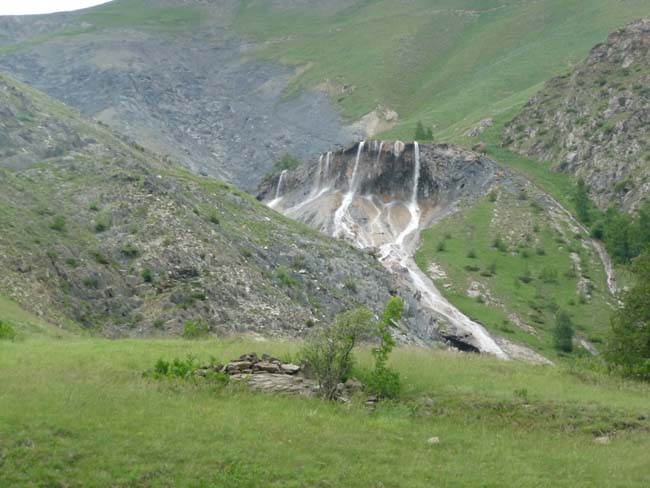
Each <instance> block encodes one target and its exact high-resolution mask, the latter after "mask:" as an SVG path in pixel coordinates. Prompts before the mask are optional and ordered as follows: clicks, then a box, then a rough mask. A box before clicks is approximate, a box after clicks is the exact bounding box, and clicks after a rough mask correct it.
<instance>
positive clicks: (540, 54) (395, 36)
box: [0, 0, 649, 190]
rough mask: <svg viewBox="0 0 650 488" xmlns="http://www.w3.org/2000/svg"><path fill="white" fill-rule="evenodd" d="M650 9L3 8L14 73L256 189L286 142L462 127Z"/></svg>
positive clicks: (176, 4) (257, 4) (512, 3)
mask: <svg viewBox="0 0 650 488" xmlns="http://www.w3.org/2000/svg"><path fill="white" fill-rule="evenodd" d="M648 13H649V12H648V5H647V2H646V1H645V0H627V1H626V2H624V3H621V2H620V1H618V0H594V1H590V2H584V1H580V0H544V1H530V0H500V1H495V0H490V1H485V0H480V1H479V0H439V1H436V2H433V3H432V2H431V1H429V0H415V1H410V2H394V1H388V0H375V1H370V2H369V1H362V0H336V1H328V2H321V1H316V0H301V1H288V0H278V1H272V2H268V1H258V0H246V1H244V0H213V1H209V2H206V1H202V0H189V1H188V0H156V1H154V0H115V1H113V2H111V3H108V4H105V5H102V6H99V7H97V8H93V9H90V10H88V11H85V12H81V13H74V14H66V15H61V16H37V17H34V18H25V19H17V18H0V70H4V71H6V72H8V73H10V74H12V75H14V76H15V77H17V78H19V79H21V80H23V81H26V82H28V83H29V84H31V85H33V86H36V87H37V88H39V89H41V90H43V91H45V92H46V93H48V94H49V95H52V96H54V97H55V98H58V99H60V100H62V101H64V102H66V103H68V104H70V105H72V106H74V107H76V108H78V109H79V110H81V111H82V112H83V113H84V114H86V115H90V116H94V117H97V118H98V119H100V120H102V121H104V122H106V123H108V124H110V125H111V126H112V127H113V128H115V129H118V130H119V131H120V132H122V133H124V134H127V135H128V136H129V137H131V138H132V139H134V140H136V141H137V142H138V143H140V144H141V145H143V146H145V147H148V148H151V149H153V150H155V151H156V152H158V153H161V154H169V155H170V156H171V157H172V158H173V159H174V160H176V161H179V162H181V163H183V164H184V165H186V166H188V167H190V168H192V169H193V170H194V171H198V172H205V173H207V174H210V175H213V176H218V177H220V178H222V179H225V180H227V181H228V182H231V183H234V184H236V185H237V186H238V187H240V188H244V189H246V190H252V189H254V188H255V187H256V186H257V184H258V183H259V182H260V181H261V179H262V177H263V176H264V175H265V174H266V173H267V172H268V171H269V170H270V168H271V166H272V163H273V161H274V160H276V159H277V158H278V157H279V156H280V155H281V154H283V153H285V152H289V153H292V154H294V155H295V156H297V157H299V158H300V159H308V158H313V157H316V155H318V154H319V153H321V152H323V151H325V150H328V149H331V148H333V147H341V146H344V145H346V144H347V143H349V142H351V141H352V140H357V139H358V137H355V135H357V134H359V133H364V132H365V133H366V134H367V136H366V137H372V136H373V135H374V134H376V133H378V132H383V131H386V130H391V128H393V129H392V130H391V137H401V138H411V137H412V134H413V128H414V126H415V122H416V121H417V120H419V119H421V120H423V121H424V122H425V125H427V126H429V127H434V129H435V131H436V134H437V137H445V138H453V137H455V136H458V135H459V134H463V133H464V132H465V131H466V130H467V128H468V127H471V126H472V125H474V124H475V123H476V122H477V121H479V120H481V119H483V118H485V117H495V116H499V115H502V114H503V113H504V111H505V112H510V111H511V110H513V109H516V108H517V107H518V106H520V105H523V103H524V102H525V101H526V100H527V99H528V98H529V97H530V96H531V95H532V94H533V91H534V90H535V89H536V88H537V86H538V85H539V84H540V83H542V82H543V81H544V80H547V79H548V78H549V77H551V76H553V75H556V74H558V73H560V72H562V71H563V70H565V69H566V66H567V64H569V65H570V64H572V63H575V62H577V61H578V60H579V59H581V58H582V57H583V56H584V55H585V54H586V53H587V51H588V49H589V48H590V47H591V46H592V45H593V44H594V43H595V42H597V40H598V39H601V38H602V37H603V36H604V35H606V34H607V33H608V32H610V31H611V30H612V29H614V28H616V27H618V26H620V25H623V24H624V23H626V22H629V21H631V20H632V19H634V18H638V17H640V16H643V15H647V14H648ZM339 109H340V110H339ZM339 111H340V112H341V113H342V115H343V117H341V114H340V113H339ZM353 122H354V123H355V124H352V123H353ZM350 124H352V125H350ZM395 124H398V125H397V127H394V126H395Z"/></svg>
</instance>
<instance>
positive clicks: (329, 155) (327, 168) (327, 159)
mask: <svg viewBox="0 0 650 488" xmlns="http://www.w3.org/2000/svg"><path fill="white" fill-rule="evenodd" d="M331 162H332V151H329V152H328V153H327V155H326V156H325V172H324V176H325V179H327V178H329V175H330V164H331Z"/></svg>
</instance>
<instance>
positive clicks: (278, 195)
mask: <svg viewBox="0 0 650 488" xmlns="http://www.w3.org/2000/svg"><path fill="white" fill-rule="evenodd" d="M286 175H287V170H286V169H285V170H284V171H283V172H282V173H280V178H279V179H278V189H277V190H276V191H275V199H276V200H278V199H280V198H282V184H283V183H284V177H285V176H286Z"/></svg>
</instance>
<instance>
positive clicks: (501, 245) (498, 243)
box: [492, 235, 508, 252]
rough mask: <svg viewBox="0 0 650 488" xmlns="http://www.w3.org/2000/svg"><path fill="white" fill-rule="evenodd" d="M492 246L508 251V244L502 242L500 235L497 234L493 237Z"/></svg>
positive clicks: (498, 249) (501, 250)
mask: <svg viewBox="0 0 650 488" xmlns="http://www.w3.org/2000/svg"><path fill="white" fill-rule="evenodd" d="M492 247H493V248H495V249H496V250H497V251H500V252H508V246H507V245H506V243H505V242H503V239H502V238H501V236H500V235H497V236H496V237H495V238H494V241H492Z"/></svg>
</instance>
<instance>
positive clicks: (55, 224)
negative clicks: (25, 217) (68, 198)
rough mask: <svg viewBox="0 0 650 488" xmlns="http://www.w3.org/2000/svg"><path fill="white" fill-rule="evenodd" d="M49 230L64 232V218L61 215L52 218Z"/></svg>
mask: <svg viewBox="0 0 650 488" xmlns="http://www.w3.org/2000/svg"><path fill="white" fill-rule="evenodd" d="M50 229H52V230H55V231H57V232H65V217H64V216H63V215H57V216H56V217H54V220H53V221H52V224H50Z"/></svg>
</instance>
